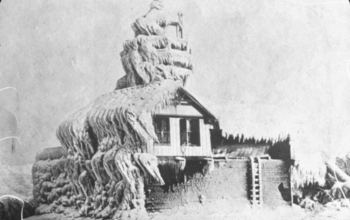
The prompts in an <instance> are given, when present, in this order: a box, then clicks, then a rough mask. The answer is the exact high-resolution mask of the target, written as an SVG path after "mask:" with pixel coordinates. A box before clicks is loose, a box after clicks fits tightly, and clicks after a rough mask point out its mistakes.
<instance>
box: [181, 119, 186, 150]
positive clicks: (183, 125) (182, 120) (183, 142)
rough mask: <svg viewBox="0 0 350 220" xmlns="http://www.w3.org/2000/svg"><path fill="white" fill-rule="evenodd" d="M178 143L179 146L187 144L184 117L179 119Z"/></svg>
mask: <svg viewBox="0 0 350 220" xmlns="http://www.w3.org/2000/svg"><path fill="white" fill-rule="evenodd" d="M180 143H181V146H183V145H187V130H186V119H184V118H182V119H180Z"/></svg>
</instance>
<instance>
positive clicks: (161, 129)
mask: <svg viewBox="0 0 350 220" xmlns="http://www.w3.org/2000/svg"><path fill="white" fill-rule="evenodd" d="M153 123H154V124H153V125H154V128H155V131H156V134H157V137H158V141H159V144H170V123H169V118H163V117H155V118H154V120H153Z"/></svg>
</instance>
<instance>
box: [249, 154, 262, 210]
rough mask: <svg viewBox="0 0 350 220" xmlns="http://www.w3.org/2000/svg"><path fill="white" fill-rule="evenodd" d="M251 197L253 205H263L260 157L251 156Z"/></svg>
mask: <svg viewBox="0 0 350 220" xmlns="http://www.w3.org/2000/svg"><path fill="white" fill-rule="evenodd" d="M249 171H250V175H249V177H250V178H249V179H250V184H249V186H250V189H249V192H250V199H251V203H252V205H253V206H261V205H262V203H263V200H262V184H261V160H260V158H258V157H250V167H249Z"/></svg>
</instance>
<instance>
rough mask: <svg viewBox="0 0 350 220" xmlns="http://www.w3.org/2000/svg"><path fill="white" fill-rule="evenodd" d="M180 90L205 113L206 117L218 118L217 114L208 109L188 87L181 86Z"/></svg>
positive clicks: (195, 106)
mask: <svg viewBox="0 0 350 220" xmlns="http://www.w3.org/2000/svg"><path fill="white" fill-rule="evenodd" d="M179 92H180V93H182V94H183V95H184V96H185V97H186V98H188V99H189V100H191V101H192V104H193V107H194V108H196V109H197V111H199V112H200V113H202V114H203V116H204V117H206V118H209V119H213V120H216V118H215V116H214V115H213V114H212V113H211V112H210V111H209V110H208V109H206V108H205V107H204V106H203V105H202V104H201V103H200V102H199V101H198V100H197V99H196V98H195V97H194V96H193V95H191V93H189V92H188V91H187V90H186V89H184V88H183V87H180V88H179Z"/></svg>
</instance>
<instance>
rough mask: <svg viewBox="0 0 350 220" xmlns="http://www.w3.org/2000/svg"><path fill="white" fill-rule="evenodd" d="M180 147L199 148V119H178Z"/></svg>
mask: <svg viewBox="0 0 350 220" xmlns="http://www.w3.org/2000/svg"><path fill="white" fill-rule="evenodd" d="M180 143H181V146H184V145H185V146H200V145H201V143H200V132H199V119H186V118H182V119H180Z"/></svg>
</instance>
